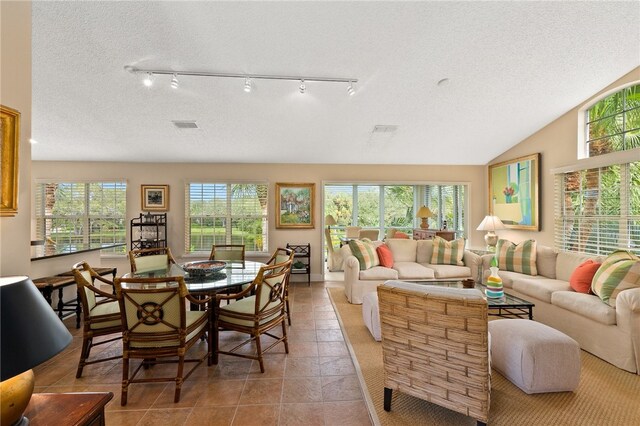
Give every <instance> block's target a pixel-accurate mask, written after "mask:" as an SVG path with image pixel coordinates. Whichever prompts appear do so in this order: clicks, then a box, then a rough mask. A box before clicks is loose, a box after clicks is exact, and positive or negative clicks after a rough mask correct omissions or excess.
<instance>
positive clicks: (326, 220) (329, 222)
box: [324, 214, 338, 226]
mask: <svg viewBox="0 0 640 426" xmlns="http://www.w3.org/2000/svg"><path fill="white" fill-rule="evenodd" d="M324 224H325V225H327V226H333V225H337V224H338V222H336V219H335V218H334V217H333V216H332V215H330V214H328V215H326V216H325V218H324Z"/></svg>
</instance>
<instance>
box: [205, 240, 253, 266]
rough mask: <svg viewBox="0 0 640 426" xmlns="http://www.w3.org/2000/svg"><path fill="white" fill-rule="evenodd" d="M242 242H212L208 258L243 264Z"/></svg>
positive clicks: (243, 250) (243, 249) (243, 251)
mask: <svg viewBox="0 0 640 426" xmlns="http://www.w3.org/2000/svg"><path fill="white" fill-rule="evenodd" d="M244 255H245V248H244V244H214V245H213V246H211V253H210V254H209V260H223V261H225V262H231V263H242V264H243V265H244V257H245V256H244Z"/></svg>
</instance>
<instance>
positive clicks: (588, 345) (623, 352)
mask: <svg viewBox="0 0 640 426" xmlns="http://www.w3.org/2000/svg"><path fill="white" fill-rule="evenodd" d="M535 252H536V259H535V264H536V269H537V275H527V274H523V273H518V272H510V271H503V270H500V271H499V272H498V275H499V276H500V278H502V283H503V286H504V288H505V291H506V292H507V293H509V294H511V295H513V296H516V297H520V298H522V299H525V300H528V301H530V302H532V303H534V304H535V307H534V309H533V316H534V320H536V321H538V322H541V323H543V324H546V325H548V326H550V327H553V328H555V329H556V330H559V331H562V332H563V333H565V334H567V335H569V336H570V337H572V338H573V339H574V340H576V341H577V342H578V343H579V344H580V347H581V348H582V349H584V350H585V351H587V352H589V353H592V354H593V355H595V356H597V357H599V358H602V359H603V360H605V361H607V362H609V363H611V364H613V365H615V366H616V367H618V368H621V369H623V370H626V371H629V372H631V373H636V374H640V288H631V289H626V290H623V291H621V292H620V293H619V294H618V296H617V297H616V299H615V307H613V306H610V305H609V304H607V303H605V302H603V301H602V300H601V299H600V298H599V297H598V296H596V295H594V294H585V293H579V292H576V291H574V290H573V289H572V288H571V286H570V284H569V278H570V277H571V274H572V272H573V271H574V270H575V269H576V268H577V267H578V266H579V265H580V264H581V263H583V262H584V261H586V260H588V259H592V260H594V261H597V262H599V263H600V262H602V261H603V260H604V257H599V256H589V255H585V254H578V253H568V252H558V251H556V250H555V249H553V248H550V247H545V246H541V245H537V247H536V250H535ZM493 257H494V255H491V254H488V255H483V256H482V270H483V281H485V280H486V277H488V276H489V271H488V269H489V266H490V263H491V259H492V258H493Z"/></svg>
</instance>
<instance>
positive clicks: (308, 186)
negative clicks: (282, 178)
mask: <svg viewBox="0 0 640 426" xmlns="http://www.w3.org/2000/svg"><path fill="white" fill-rule="evenodd" d="M314 197H315V184H314V183H276V199H277V203H276V205H277V211H276V228H292V229H300V228H302V229H304V228H313V227H314V221H313V201H314Z"/></svg>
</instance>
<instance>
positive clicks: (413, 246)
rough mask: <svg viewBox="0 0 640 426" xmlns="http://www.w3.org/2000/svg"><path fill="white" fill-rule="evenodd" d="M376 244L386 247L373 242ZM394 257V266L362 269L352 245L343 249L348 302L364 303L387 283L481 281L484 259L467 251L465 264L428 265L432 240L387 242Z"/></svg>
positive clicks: (397, 239)
mask: <svg viewBox="0 0 640 426" xmlns="http://www.w3.org/2000/svg"><path fill="white" fill-rule="evenodd" d="M373 244H374V245H380V244H383V243H382V242H380V241H374V242H373ZM385 244H386V245H387V247H389V249H390V251H391V253H392V255H393V262H394V263H393V267H391V268H387V267H384V266H374V267H372V268H369V269H365V270H361V269H360V262H359V261H358V259H357V258H356V257H355V256H354V255H353V254H352V253H351V252H350V249H349V246H344V247H342V248H341V251H342V252H343V255H344V256H345V257H344V291H345V294H346V296H347V300H348V301H349V302H350V303H353V304H362V298H363V296H364V294H366V293H368V292H375V291H376V288H377V287H378V286H379V285H380V284H382V283H384V282H385V281H387V280H405V281H446V280H459V279H467V278H473V279H477V278H479V276H480V275H479V272H480V267H481V264H482V259H481V257H480V256H479V255H477V254H475V253H472V252H470V251H468V250H465V251H464V255H463V259H462V262H463V263H464V265H462V266H458V265H435V264H431V263H429V262H430V261H431V255H432V253H433V240H409V239H403V238H391V239H388V240H387V241H386V243H385Z"/></svg>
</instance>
